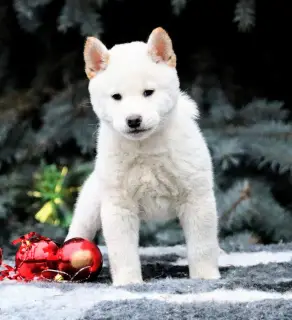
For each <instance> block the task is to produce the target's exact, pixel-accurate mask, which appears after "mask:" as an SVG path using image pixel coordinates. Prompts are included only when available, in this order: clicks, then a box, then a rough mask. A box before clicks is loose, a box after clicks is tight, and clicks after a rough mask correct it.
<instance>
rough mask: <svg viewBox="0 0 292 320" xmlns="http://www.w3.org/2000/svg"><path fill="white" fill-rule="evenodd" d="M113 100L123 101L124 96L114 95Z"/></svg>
mask: <svg viewBox="0 0 292 320" xmlns="http://www.w3.org/2000/svg"><path fill="white" fill-rule="evenodd" d="M112 98H113V99H114V100H122V96H121V95H120V94H119V93H115V94H113V95H112Z"/></svg>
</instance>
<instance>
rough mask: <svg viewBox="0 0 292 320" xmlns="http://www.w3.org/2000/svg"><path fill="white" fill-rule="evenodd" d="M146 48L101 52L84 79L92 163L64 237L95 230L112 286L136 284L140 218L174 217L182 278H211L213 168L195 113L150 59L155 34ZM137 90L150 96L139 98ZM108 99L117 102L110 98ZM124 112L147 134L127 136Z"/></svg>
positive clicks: (214, 255) (214, 260)
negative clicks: (182, 248)
mask: <svg viewBox="0 0 292 320" xmlns="http://www.w3.org/2000/svg"><path fill="white" fill-rule="evenodd" d="M160 32H163V30H162V31H161V30H160ZM153 38H154V40H153ZM160 40H161V38H160ZM149 46H150V44H149V42H148V44H147V43H143V42H132V43H127V44H122V45H116V46H114V47H113V48H112V49H111V50H109V51H108V52H107V54H108V55H109V63H108V65H107V67H106V68H104V69H102V70H95V71H97V72H96V75H95V76H94V77H93V78H92V79H91V80H90V83H89V92H90V97H91V102H92V105H93V108H94V111H95V113H96V114H97V116H98V118H99V119H100V129H99V135H98V144H97V157H96V162H95V169H94V171H93V172H92V173H91V175H90V177H89V178H88V179H87V181H86V182H85V184H84V186H83V188H82V190H81V192H80V194H79V197H78V199H77V203H76V206H75V212H74V217H73V221H72V224H71V226H70V230H69V233H68V236H67V238H66V239H69V238H73V237H83V238H88V239H90V240H92V239H93V238H94V236H95V234H96V232H97V231H98V230H100V229H101V228H102V230H103V235H104V238H105V241H106V245H107V248H108V254H109V262H110V268H111V275H112V280H113V284H114V285H126V284H129V283H141V282H142V274H141V265H140V259H139V252H138V235H139V222H140V220H141V219H145V220H149V219H163V220H167V219H171V218H174V217H176V216H178V217H179V219H180V222H181V225H182V228H183V230H184V234H185V238H186V245H187V255H188V264H189V272H190V277H191V278H195V277H199V278H203V279H217V278H219V277H220V274H219V270H218V256H219V245H218V238H217V213H216V203H215V197H214V192H213V170H212V162H211V157H210V154H209V151H208V148H207V145H206V142H205V140H204V138H203V136H202V134H201V132H200V129H199V127H198V124H197V123H196V121H195V119H196V118H197V117H198V109H197V106H196V104H195V102H194V101H192V100H191V99H190V98H189V97H188V96H187V95H186V94H184V93H182V92H181V91H180V89H179V79H178V76H177V72H176V69H175V67H173V66H169V65H167V63H165V61H162V62H155V61H154V60H153V57H151V56H150V54H149V50H150V51H151V50H155V34H154V37H153V36H152V38H151V48H149ZM153 46H154V49H153ZM163 49H164V50H169V52H165V56H167V54H168V53H169V54H172V51H171V47H169V43H166V45H165V48H163ZM101 54H103V55H104V54H106V53H105V52H102V53H101ZM145 89H154V90H155V91H154V93H153V95H151V96H148V97H145V96H143V90H145ZM115 93H120V94H121V95H122V100H120V101H116V100H114V99H113V98H112V97H111V95H113V94H115ZM132 114H138V115H141V116H142V119H143V121H142V127H143V128H147V129H149V131H146V132H143V133H139V134H136V135H133V134H131V133H129V130H128V127H127V125H126V118H127V117H128V116H129V115H132Z"/></svg>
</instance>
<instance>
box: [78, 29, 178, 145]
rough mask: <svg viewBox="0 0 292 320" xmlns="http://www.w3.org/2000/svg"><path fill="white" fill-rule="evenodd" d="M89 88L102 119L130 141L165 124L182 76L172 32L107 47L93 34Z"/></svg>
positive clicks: (86, 53) (88, 46) (87, 65)
mask: <svg viewBox="0 0 292 320" xmlns="http://www.w3.org/2000/svg"><path fill="white" fill-rule="evenodd" d="M84 60H85V72H86V74H87V77H88V78H89V80H90V82H89V93H90V99H91V103H92V105H93V108H94V111H95V113H96V115H97V116H98V118H99V119H100V121H103V122H107V123H108V124H109V125H110V126H112V127H113V129H114V130H116V131H117V132H119V133H120V134H121V135H123V136H124V137H126V138H128V139H131V140H142V139H145V138H147V137H149V136H150V135H151V134H152V133H153V132H155V131H156V130H158V129H159V128H160V127H161V126H163V124H164V122H165V120H166V119H167V117H168V116H169V115H170V113H171V111H172V110H173V108H174V107H175V105H176V102H177V98H178V95H179V79H178V76H177V72H176V56H175V53H174V51H173V47H172V41H171V39H170V37H169V36H168V34H167V33H166V32H165V31H164V30H163V29H162V28H157V29H155V30H153V31H152V33H151V34H150V36H149V39H148V41H147V43H144V42H131V43H125V44H119V45H116V46H114V47H113V48H111V49H110V50H108V49H107V48H106V46H105V45H104V44H103V43H102V42H101V41H100V40H98V39H96V38H94V37H89V38H87V40H86V43H85V48H84Z"/></svg>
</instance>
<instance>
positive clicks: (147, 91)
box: [143, 90, 154, 97]
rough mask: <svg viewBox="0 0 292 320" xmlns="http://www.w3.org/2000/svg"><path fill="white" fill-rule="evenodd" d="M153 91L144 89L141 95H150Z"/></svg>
mask: <svg viewBox="0 0 292 320" xmlns="http://www.w3.org/2000/svg"><path fill="white" fill-rule="evenodd" d="M153 93H154V90H144V91H143V96H144V97H150V96H152V94H153Z"/></svg>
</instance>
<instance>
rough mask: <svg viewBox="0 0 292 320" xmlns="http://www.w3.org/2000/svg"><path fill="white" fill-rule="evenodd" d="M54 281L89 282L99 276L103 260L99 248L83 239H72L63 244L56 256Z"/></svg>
mask: <svg viewBox="0 0 292 320" xmlns="http://www.w3.org/2000/svg"><path fill="white" fill-rule="evenodd" d="M57 257H58V270H59V273H58V275H57V276H56V277H55V278H54V279H55V280H56V281H58V280H59V281H61V280H70V281H91V280H94V279H96V278H97V276H98V275H99V273H100V271H101V269H102V264H103V258H102V254H101V251H100V250H99V248H98V247H97V246H96V245H95V244H94V243H93V242H91V241H89V240H86V239H83V238H72V239H69V240H67V241H65V242H64V244H63V245H62V246H61V247H60V249H59V251H58V254H57Z"/></svg>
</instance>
